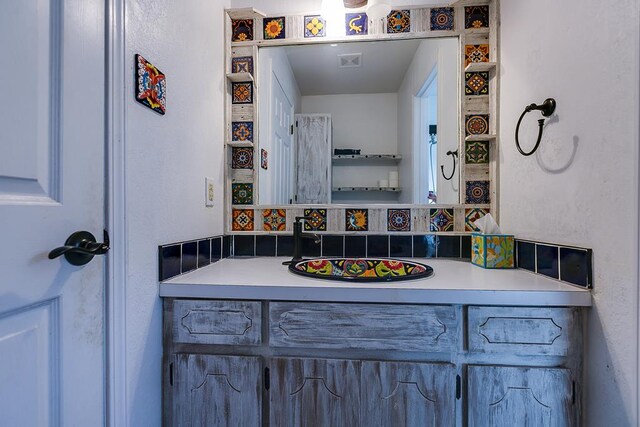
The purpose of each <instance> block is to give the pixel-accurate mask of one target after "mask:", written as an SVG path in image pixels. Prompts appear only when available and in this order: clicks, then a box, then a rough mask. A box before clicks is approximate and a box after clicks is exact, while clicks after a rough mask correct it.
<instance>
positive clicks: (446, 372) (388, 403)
mask: <svg viewBox="0 0 640 427" xmlns="http://www.w3.org/2000/svg"><path fill="white" fill-rule="evenodd" d="M454 385H455V371H454V367H453V365H450V364H444V363H443V364H435V363H431V364H428V363H407V362H363V364H362V421H363V422H362V425H364V426H391V425H402V426H407V427H410V426H454V425H455V390H454V388H455V387H454Z"/></svg>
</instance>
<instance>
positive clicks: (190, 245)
mask: <svg viewBox="0 0 640 427" xmlns="http://www.w3.org/2000/svg"><path fill="white" fill-rule="evenodd" d="M232 241H233V238H232V237H231V236H213V237H206V238H203V239H198V240H189V241H185V242H177V243H170V244H166V245H161V246H158V280H159V281H161V282H162V281H164V280H169V279H171V278H172V277H175V276H179V275H180V274H183V273H187V272H189V271H193V270H196V269H198V268H202V267H206V266H207V265H209V264H212V263H214V262H217V261H220V260H221V259H224V258H228V257H229V256H230V254H231V252H232V251H231V243H232Z"/></svg>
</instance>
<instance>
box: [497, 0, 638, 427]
mask: <svg viewBox="0 0 640 427" xmlns="http://www.w3.org/2000/svg"><path fill="white" fill-rule="evenodd" d="M501 7H502V9H501V21H502V28H501V35H500V38H501V60H502V68H501V73H502V77H501V83H502V86H501V90H500V93H501V96H500V111H501V116H500V134H501V150H500V217H501V221H500V222H501V226H502V229H503V230H505V231H506V232H515V233H516V235H517V236H518V237H522V238H530V239H539V240H547V241H551V242H557V243H566V244H573V245H579V246H585V247H589V248H593V251H594V274H595V278H594V282H595V285H594V290H593V301H594V304H595V305H594V307H593V308H592V309H591V311H590V314H589V322H588V346H587V354H586V377H587V383H586V385H587V398H586V404H585V405H584V412H585V414H586V417H587V425H590V426H606V425H608V426H631V425H637V422H638V408H637V398H638V395H637V384H636V382H637V343H638V329H637V324H638V304H637V301H638V278H637V274H636V272H637V264H638V247H637V238H638V118H639V112H638V100H639V97H638V76H639V68H638V57H639V54H638V49H639V43H638V28H639V22H638V1H637V0H621V1H617V2H614V3H612V2H607V1H597V0H567V1H563V2H557V1H553V0H539V1H535V2H532V1H526V0H510V1H505V2H502V3H501ZM547 97H554V98H556V100H557V102H558V107H557V116H556V119H554V120H551V121H550V123H549V124H548V126H547V127H546V130H545V136H544V138H543V141H542V144H541V146H540V150H539V153H538V154H536V155H534V156H532V157H523V156H521V155H520V154H519V153H518V152H517V151H516V148H515V146H514V137H513V134H514V129H515V124H516V121H517V119H518V117H519V115H520V114H521V113H522V110H523V109H524V107H525V105H527V104H529V103H531V102H536V103H540V102H542V101H543V100H544V99H545V98H547ZM536 114H537V113H533V114H530V115H529V116H530V117H527V119H526V121H527V128H526V129H521V131H522V136H521V139H522V140H524V141H526V142H525V143H524V145H526V147H527V148H528V147H531V145H532V143H533V142H534V141H533V140H535V136H536V130H535V126H536V125H537V124H536V120H535V119H537V118H539V117H534V116H536Z"/></svg>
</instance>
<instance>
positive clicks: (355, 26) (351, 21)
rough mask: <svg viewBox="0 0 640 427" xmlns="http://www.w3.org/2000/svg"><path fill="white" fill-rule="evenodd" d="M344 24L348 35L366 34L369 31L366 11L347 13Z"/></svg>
mask: <svg viewBox="0 0 640 427" xmlns="http://www.w3.org/2000/svg"><path fill="white" fill-rule="evenodd" d="M344 24H345V29H346V35H348V36H364V35H366V34H367V33H368V32H369V19H368V18H367V14H366V13H345V15H344Z"/></svg>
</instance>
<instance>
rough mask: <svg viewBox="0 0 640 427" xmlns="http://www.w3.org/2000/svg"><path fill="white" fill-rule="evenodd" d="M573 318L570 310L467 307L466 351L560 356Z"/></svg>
mask: <svg viewBox="0 0 640 427" xmlns="http://www.w3.org/2000/svg"><path fill="white" fill-rule="evenodd" d="M577 314H578V312H577V311H576V310H574V309H570V308H524V307H517V308H512V307H469V350H470V351H477V352H486V353H499V352H504V353H510V354H521V355H528V354H544V355H553V356H564V355H566V354H568V351H569V347H570V344H571V342H570V338H571V335H572V333H573V332H574V331H573V329H574V326H575V316H577Z"/></svg>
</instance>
